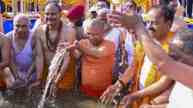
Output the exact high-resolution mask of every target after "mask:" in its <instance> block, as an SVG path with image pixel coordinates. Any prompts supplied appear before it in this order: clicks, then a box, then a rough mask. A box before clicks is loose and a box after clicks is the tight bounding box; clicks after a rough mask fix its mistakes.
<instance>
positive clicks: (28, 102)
mask: <svg viewBox="0 0 193 108" xmlns="http://www.w3.org/2000/svg"><path fill="white" fill-rule="evenodd" d="M40 97H41V94H40V90H36V91H35V92H33V93H32V95H31V96H29V95H27V92H26V91H24V90H19V91H16V92H15V93H11V92H9V93H4V95H3V96H1V97H0V108H37V106H38V103H39V101H40ZM54 103H55V104H51V103H49V101H46V102H45V107H44V108H113V106H112V105H104V104H101V103H99V102H98V100H97V99H95V98H91V97H87V96H85V95H83V94H82V93H80V92H65V93H64V92H63V93H60V94H59V96H57V97H56V99H55V102H54Z"/></svg>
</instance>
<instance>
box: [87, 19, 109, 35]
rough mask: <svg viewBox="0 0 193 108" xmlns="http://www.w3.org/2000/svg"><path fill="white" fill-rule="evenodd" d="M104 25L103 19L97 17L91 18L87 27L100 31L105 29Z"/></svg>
mask: <svg viewBox="0 0 193 108" xmlns="http://www.w3.org/2000/svg"><path fill="white" fill-rule="evenodd" d="M105 26H106V24H105V23H104V21H102V20H99V19H92V20H91V21H90V22H89V23H88V26H87V28H93V29H96V30H99V31H101V32H104V31H105Z"/></svg>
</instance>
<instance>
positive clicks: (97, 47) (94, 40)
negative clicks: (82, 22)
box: [79, 19, 115, 97]
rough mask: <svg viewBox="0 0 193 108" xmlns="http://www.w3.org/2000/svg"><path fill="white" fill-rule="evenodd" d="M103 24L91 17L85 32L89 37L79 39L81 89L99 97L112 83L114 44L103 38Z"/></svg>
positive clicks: (87, 93)
mask: <svg viewBox="0 0 193 108" xmlns="http://www.w3.org/2000/svg"><path fill="white" fill-rule="evenodd" d="M104 27H105V24H104V22H103V21H101V20H97V19H93V20H91V22H90V23H89V24H88V27H87V29H86V34H87V36H88V38H89V39H84V40H81V41H80V43H79V44H80V45H79V50H80V51H81V52H82V73H81V79H82V81H81V91H82V92H83V93H84V94H86V95H88V96H94V97H99V96H100V95H101V94H102V93H103V91H104V90H105V89H106V88H107V87H108V86H109V85H111V84H112V69H113V64H114V53H115V46H114V44H113V43H112V42H110V41H108V40H104V37H105V36H104V32H105V28H104Z"/></svg>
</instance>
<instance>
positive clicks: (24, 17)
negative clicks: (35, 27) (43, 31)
mask: <svg viewBox="0 0 193 108" xmlns="http://www.w3.org/2000/svg"><path fill="white" fill-rule="evenodd" d="M19 19H22V20H25V21H26V22H27V25H28V26H30V23H31V22H30V20H29V18H28V17H27V16H26V15H24V14H18V15H16V16H15V17H14V19H13V24H14V25H15V23H16V21H18V20H19Z"/></svg>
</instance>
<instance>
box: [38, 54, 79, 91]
mask: <svg viewBox="0 0 193 108" xmlns="http://www.w3.org/2000/svg"><path fill="white" fill-rule="evenodd" d="M48 68H49V66H48V65H45V66H44V72H43V74H42V75H41V76H42V80H43V81H46V79H47V75H48ZM74 83H75V58H73V57H72V56H71V58H70V62H69V64H68V68H67V69H66V72H65V73H64V76H63V78H62V79H61V80H60V81H59V82H58V83H57V88H59V89H60V90H64V91H68V90H71V89H72V88H73V86H74Z"/></svg>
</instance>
